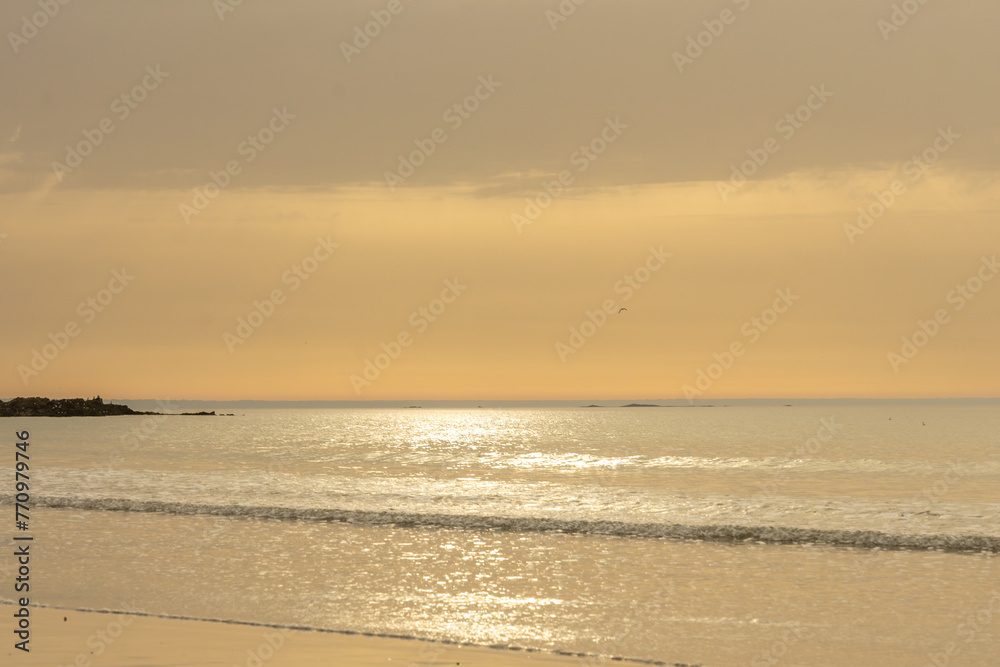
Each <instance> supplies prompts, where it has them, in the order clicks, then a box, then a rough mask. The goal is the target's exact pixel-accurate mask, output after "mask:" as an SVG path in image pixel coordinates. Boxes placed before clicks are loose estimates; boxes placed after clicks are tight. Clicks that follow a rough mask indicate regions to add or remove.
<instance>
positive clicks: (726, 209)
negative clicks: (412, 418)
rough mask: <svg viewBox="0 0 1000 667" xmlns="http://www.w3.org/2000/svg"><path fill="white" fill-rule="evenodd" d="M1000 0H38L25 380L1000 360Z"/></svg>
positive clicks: (665, 371)
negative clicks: (999, 336)
mask: <svg viewBox="0 0 1000 667" xmlns="http://www.w3.org/2000/svg"><path fill="white" fill-rule="evenodd" d="M998 20H1000V5H998V4H997V3H996V2H993V1H992V0H952V1H951V2H948V3H943V2H926V3H924V4H920V3H919V2H917V0H909V1H907V2H897V3H895V4H894V3H892V2H882V1H874V2H873V1H872V0H846V1H845V2H840V3H833V4H831V3H825V2H818V1H815V0H773V1H772V2H767V3H764V2H760V1H759V0H712V1H692V2H685V3H664V2H661V1H659V0H587V1H586V2H582V3H581V4H579V5H577V4H576V3H575V2H574V1H573V0H563V2H557V1H555V0H532V1H524V0H503V1H499V0H480V1H477V2H473V1H464V2H463V1H457V0H453V1H448V0H421V1H418V2H412V1H410V0H398V1H397V0H392V1H390V0H377V1H375V2H336V3H331V2H322V1H319V0H289V1H287V2H281V3H278V2H268V1H266V0H243V2H240V3H238V4H237V3H236V2H235V0H216V1H215V2H213V1H212V0H170V1H169V2H168V1H166V0H162V1H153V0H150V1H147V2H135V1H134V0H132V1H125V0H119V1H113V0H88V2H72V1H70V2H67V4H60V3H59V2H58V1H57V0H34V1H25V0H8V1H7V2H4V3H3V6H2V7H0V31H2V32H3V34H4V42H5V43H4V44H3V45H0V75H2V79H0V80H2V81H3V88H4V95H3V103H2V105H0V211H2V213H3V214H2V216H0V278H2V281H3V285H4V286H5V288H6V289H5V290H4V292H5V294H4V307H5V317H3V318H2V319H0V355H2V359H3V362H4V363H3V364H2V367H0V396H6V397H12V396H23V395H28V396H34V395H39V396H52V397H72V396H91V395H95V394H100V395H104V396H118V397H134V398H164V399H167V398H170V399H203V400H235V399H267V400H347V399H349V400H366V399H371V400H377V399H410V398H413V399H428V400H430V399H574V398H604V397H607V398H613V397H626V396H627V397H641V396H646V397H650V398H670V399H678V398H686V399H692V400H694V399H699V400H707V399H714V398H720V397H730V398H754V397H789V398H795V397H799V398H821V397H873V398H884V397H901V398H910V397H972V396H975V397H998V396H1000V380H998V376H997V368H998V367H1000V363H998V362H1000V352H998V350H997V347H996V344H995V341H996V336H995V332H996V331H997V329H998V325H1000V308H998V306H1000V280H993V278H994V277H995V276H996V274H997V273H998V272H1000V266H998V265H997V263H996V256H997V253H998V249H1000V248H998V246H1000V243H998V241H1000V231H998V226H997V212H998V208H1000V179H998V170H1000V116H998V114H997V113H996V109H997V103H998V101H1000V94H998V93H1000V90H998V86H1000V83H998V82H1000V77H997V76H996V75H997V67H998V65H1000V43H998V42H997V41H996V40H995V38H994V34H993V33H994V32H995V30H994V28H995V25H996V24H997V21H998ZM366 31H367V33H366Z"/></svg>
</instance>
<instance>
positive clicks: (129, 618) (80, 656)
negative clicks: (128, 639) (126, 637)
mask: <svg viewBox="0 0 1000 667" xmlns="http://www.w3.org/2000/svg"><path fill="white" fill-rule="evenodd" d="M122 607H124V608H125V611H126V612H129V613H125V614H115V615H113V616H112V618H111V620H110V621H108V622H107V623H106V624H105V625H104V627H103V628H100V629H99V630H97V631H96V632H93V633H91V634H90V636H88V637H87V639H86V641H85V642H84V643H85V645H86V646H87V648H86V650H84V651H81V652H79V653H77V654H76V657H75V658H74V659H73V662H71V663H69V664H67V665H66V666H65V667H85V666H87V665H91V664H93V662H94V661H95V658H100V657H101V656H102V655H104V653H105V652H106V651H108V650H109V649H110V648H111V646H112V645H113V644H114V643H115V642H116V641H117V640H118V639H120V638H121V636H122V635H123V634H124V633H125V630H126V629H128V628H129V626H131V625H132V623H134V622H135V618H136V617H135V616H133V615H132V614H135V613H145V612H142V611H141V610H140V609H138V608H136V606H135V605H134V604H132V603H129V602H126V603H124V604H123V605H122ZM60 667H61V666H60Z"/></svg>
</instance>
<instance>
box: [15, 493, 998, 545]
mask: <svg viewBox="0 0 1000 667" xmlns="http://www.w3.org/2000/svg"><path fill="white" fill-rule="evenodd" d="M0 504H13V498H12V497H11V496H3V495H0ZM33 504H34V505H35V506H36V507H47V508H56V509H63V508H66V509H80V510H93V511H120V512H148V513H160V514H175V515H183V516H190V515H208V516H223V517H235V518H252V519H270V520H278V521H320V522H330V523H349V524H358V525H370V526H393V527H401V528H405V527H426V528H453V529H461V530H499V531H511V532H527V533H570V534H585V535H607V536H613V537H625V538H629V537H632V538H667V539H679V540H698V541H706V542H729V543H762V544H800V545H807V544H822V545H828V546H837V547H855V548H860V549H876V548H877V549H908V550H918V551H930V550H939V551H963V552H985V553H1000V537H994V536H990V535H971V534H965V535H961V534H945V533H938V534H905V533H887V532H881V531H874V530H856V531H852V530H830V529H821V528H801V527H792V526H775V525H734V524H676V523H673V524H671V523H653V522H627V521H601V520H593V519H579V520H576V519H557V518H551V517H523V516H522V517H505V516H488V515H487V516H484V515H477V514H435V513H419V512H395V511H376V510H356V509H304V508H292V507H276V506H257V505H209V504H198V503H181V502H162V501H156V500H131V499H126V498H72V497H70V498H67V497H49V496H39V497H36V498H34V499H33Z"/></svg>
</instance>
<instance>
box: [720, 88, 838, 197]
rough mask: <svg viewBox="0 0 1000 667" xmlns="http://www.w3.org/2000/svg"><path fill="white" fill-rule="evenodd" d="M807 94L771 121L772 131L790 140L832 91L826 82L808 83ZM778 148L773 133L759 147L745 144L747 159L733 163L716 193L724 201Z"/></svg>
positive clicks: (823, 104) (830, 95)
mask: <svg viewBox="0 0 1000 667" xmlns="http://www.w3.org/2000/svg"><path fill="white" fill-rule="evenodd" d="M809 92H810V95H809V97H807V98H806V101H805V102H804V103H802V104H801V105H800V106H799V107H797V108H796V109H795V110H794V111H791V112H789V113H786V114H785V115H784V116H782V117H781V118H779V119H778V120H777V122H775V124H774V131H775V132H777V133H778V134H780V135H781V137H782V138H783V139H784V140H785V141H789V140H790V139H791V138H792V137H794V136H795V133H796V132H798V131H799V130H801V129H802V128H803V127H804V126H805V124H806V123H808V122H809V121H810V120H811V119H812V117H813V114H814V113H815V112H817V111H819V110H820V109H822V108H823V107H824V106H825V105H826V103H827V101H829V99H830V98H831V97H833V93H831V92H830V91H828V90H827V89H826V84H820V86H819V88H817V87H816V86H811V87H810V88H809ZM779 150H781V142H780V141H778V140H777V139H775V138H774V137H768V138H767V139H765V140H764V144H763V146H762V147H760V148H748V149H747V151H746V153H747V155H748V156H750V159H749V160H746V161H744V162H743V163H741V164H740V165H739V166H737V165H735V164H734V165H732V175H731V176H730V177H729V182H728V183H727V182H725V181H719V183H718V186H717V187H718V189H719V196H720V197H722V201H723V202H725V201H727V200H728V199H729V195H732V194H736V192H737V190H739V189H740V188H742V187H743V186H744V185H746V184H747V179H749V178H750V177H751V176H753V175H754V174H756V173H757V171H758V170H759V169H760V168H761V167H763V166H764V165H765V164H767V161H768V160H769V159H770V158H771V156H772V155H774V154H775V153H777V152H778V151H779Z"/></svg>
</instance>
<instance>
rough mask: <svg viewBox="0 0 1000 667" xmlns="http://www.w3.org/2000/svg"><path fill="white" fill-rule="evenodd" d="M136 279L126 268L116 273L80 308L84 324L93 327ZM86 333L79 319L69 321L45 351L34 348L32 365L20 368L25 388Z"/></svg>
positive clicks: (30, 363) (19, 373)
mask: <svg viewBox="0 0 1000 667" xmlns="http://www.w3.org/2000/svg"><path fill="white" fill-rule="evenodd" d="M133 280H135V276H133V275H131V274H129V272H128V270H127V269H126V268H125V267H124V266H123V267H122V268H121V270H120V271H118V270H115V271H112V272H111V279H110V280H109V281H108V284H107V286H106V287H103V288H102V289H100V290H98V291H97V293H95V294H94V295H93V296H88V297H87V298H86V299H84V300H83V301H81V302H80V303H79V305H77V307H76V314H77V315H79V316H80V318H81V319H82V320H83V324H84V325H86V324H90V323H91V322H93V321H94V320H95V319H97V316H98V314H100V313H103V312H104V310H105V309H106V308H107V307H108V306H110V305H111V302H112V301H114V299H115V296H117V295H118V294H121V293H122V292H124V291H125V288H126V287H128V286H129V285H130V284H131V283H132V281H133ZM82 331H83V326H82V325H81V324H80V323H79V322H77V320H75V319H73V320H67V322H66V324H64V325H63V327H62V328H61V329H59V330H58V331H56V332H55V333H51V332H50V333H49V335H48V339H49V342H48V343H45V344H44V345H42V347H41V350H39V349H38V348H32V350H31V361H30V362H28V364H19V365H18V367H17V374H18V375H19V376H21V382H23V383H24V386H26V387H27V386H28V382H29V380H31V378H35V377H38V375H39V374H40V373H41V372H42V371H44V370H45V369H46V368H48V367H49V364H50V363H51V362H53V361H55V359H56V357H58V356H59V354H60V353H61V352H62V351H63V350H65V349H66V348H67V347H69V344H70V341H71V340H72V339H74V338H76V337H77V336H79V335H80V333H81V332H82Z"/></svg>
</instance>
